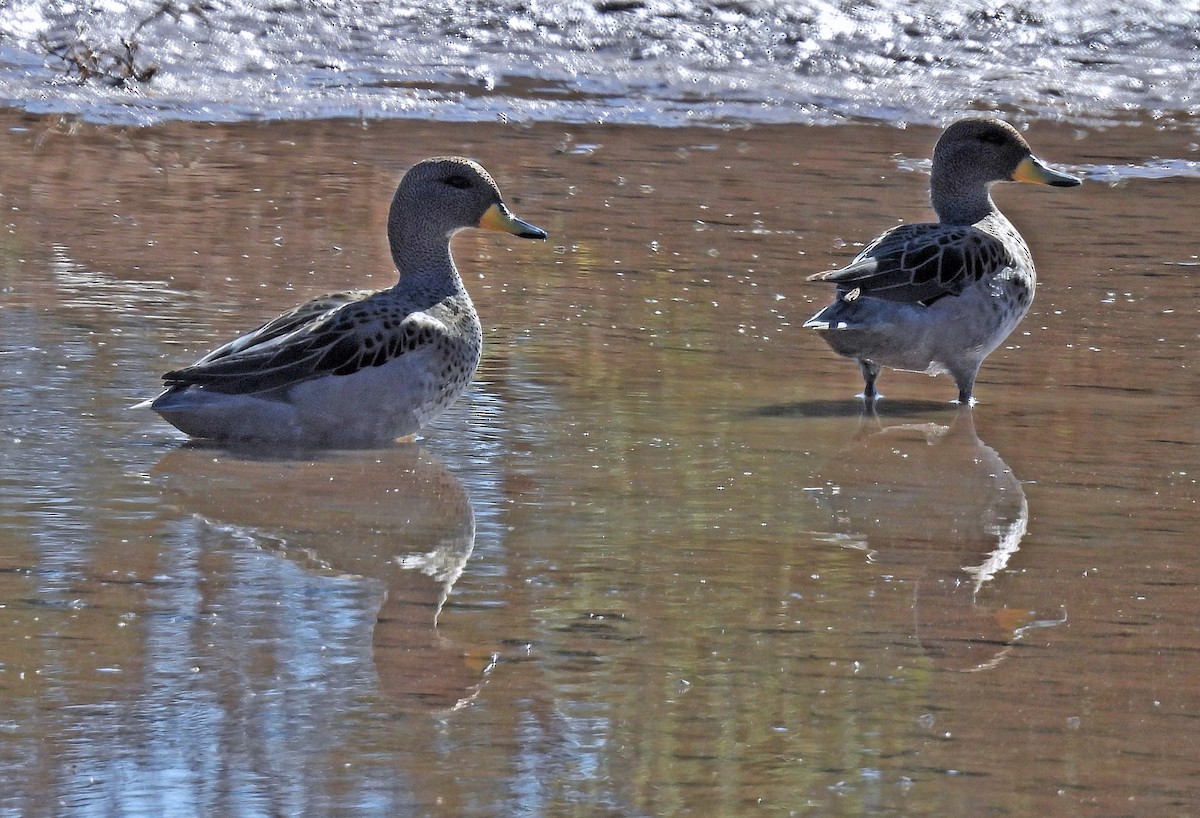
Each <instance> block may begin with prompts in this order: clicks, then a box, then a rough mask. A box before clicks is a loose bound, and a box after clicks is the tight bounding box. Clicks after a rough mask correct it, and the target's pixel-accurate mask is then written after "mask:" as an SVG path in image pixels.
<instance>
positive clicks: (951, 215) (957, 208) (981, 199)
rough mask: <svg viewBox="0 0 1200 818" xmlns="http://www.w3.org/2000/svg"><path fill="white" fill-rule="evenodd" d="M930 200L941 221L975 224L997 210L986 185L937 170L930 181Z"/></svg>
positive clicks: (944, 222)
mask: <svg viewBox="0 0 1200 818" xmlns="http://www.w3.org/2000/svg"><path fill="white" fill-rule="evenodd" d="M929 193H930V196H929V198H930V201H931V202H932V203H933V209H934V211H936V212H937V215H938V220H939V221H941V223H942V224H975V223H976V222H978V221H981V220H983V219H985V218H987V217H988V216H989V215H991V214H992V213H995V212H996V205H995V203H994V202H992V197H991V194H990V193H989V192H988V186H987V185H986V184H981V183H980V182H978V181H975V180H967V181H964V180H962V179H959V178H956V177H955V176H954V175H952V174H949V173H939V172H937V171H936V170H935V171H934V173H933V177H932V178H931V179H930V180H929Z"/></svg>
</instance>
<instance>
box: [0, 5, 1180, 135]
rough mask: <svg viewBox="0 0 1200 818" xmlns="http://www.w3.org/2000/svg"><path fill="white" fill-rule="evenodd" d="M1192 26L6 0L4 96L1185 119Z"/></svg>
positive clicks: (1076, 13)
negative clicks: (1145, 114)
mask: <svg viewBox="0 0 1200 818" xmlns="http://www.w3.org/2000/svg"><path fill="white" fill-rule="evenodd" d="M1198 25H1200V11H1198V10H1197V7H1196V4H1195V3H1178V2H1170V0H1122V2H1119V3H1117V2H1075V3H1061V2H1048V0H1023V1H1022V0H1018V1H1017V2H1003V3H977V4H957V5H954V6H952V7H947V5H946V4H945V3H943V2H940V0H877V1H876V2H871V3H831V2H826V1H825V0H809V1H808V2H796V1H795V0H786V2H782V1H780V0H753V2H749V1H748V2H722V3H709V2H697V1H696V0H676V2H671V3H651V2H643V0H591V1H589V0H568V1H567V2H553V3H541V2H539V3H530V2H526V0H487V1H486V2H472V3H460V4H454V5H447V4H445V3H441V2H429V0H418V1H417V2H406V3H380V2H376V0H337V2H329V1H328V0H326V2H295V0H219V2H206V3H177V2H162V1H161V0H122V2H112V1H111V0H94V1H93V2H88V3H74V2H62V1H61V0H8V2H6V3H4V4H0V99H3V100H6V101H7V102H8V104H10V105H13V106H15V107H21V108H23V109H25V110H28V111H32V112H36V113H42V114H47V113H65V114H70V115H72V116H79V117H83V118H86V119H89V120H91V121H100V122H110V123H126V124H128V123H139V124H148V123H152V122H161V121H164V120H173V119H179V118H182V119H191V120H197V121H215V120H216V121H236V120H245V119H257V118H266V119H295V118H305V119H308V118H329V117H351V118H354V117H366V118H368V119H377V118H394V117H399V118H418V119H438V120H441V121H447V120H468V121H495V120H497V119H507V120H509V121H532V122H581V123H596V122H622V123H642V124H655V125H681V124H695V123H710V124H715V123H747V122H751V123H769V122H770V123H798V122H799V123H805V124H814V123H816V124H827V123H830V122H838V121H843V120H846V119H859V118H866V119H871V120H883V121H907V122H912V123H938V124H944V123H945V121H946V120H947V119H949V118H952V117H955V116H957V115H960V114H961V113H962V112H963V111H967V110H989V111H1001V112H1004V113H1005V114H1006V115H1009V116H1024V117H1029V118H1035V119H1042V120H1048V119H1058V120H1062V121H1069V122H1077V123H1079V122H1083V123H1096V122H1106V121H1111V120H1113V119H1119V118H1121V117H1123V116H1124V115H1125V114H1126V113H1127V112H1129V111H1145V112H1150V113H1151V114H1152V115H1153V116H1154V117H1156V118H1164V119H1170V120H1182V121H1194V118H1195V116H1196V114H1197V112H1198V110H1200V109H1198V107H1197V99H1200V74H1198V73H1197V71H1196V70H1195V69H1196V46H1197V41H1196V31H1197V27H1198Z"/></svg>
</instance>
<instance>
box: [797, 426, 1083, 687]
mask: <svg viewBox="0 0 1200 818" xmlns="http://www.w3.org/2000/svg"><path fill="white" fill-rule="evenodd" d="M820 478H821V479H820V482H821V483H822V484H823V486H824V488H823V489H822V490H821V491H820V492H819V493H817V498H818V500H819V502H820V503H821V504H822V506H823V507H824V508H825V509H826V510H827V512H828V513H829V516H830V531H831V535H830V536H829V542H830V543H832V544H835V545H839V546H842V547H845V548H853V549H858V550H861V551H863V552H864V553H865V554H866V556H867V561H868V562H869V563H870V564H871V565H872V566H873V567H874V568H875V569H876V570H877V571H878V572H879V573H880V575H881V576H884V577H887V578H888V579H889V580H890V579H895V578H900V579H902V580H903V581H906V582H909V583H911V585H912V588H913V599H912V613H913V622H912V625H913V627H914V628H915V634H916V637H917V639H918V640H919V642H920V644H921V646H922V648H923V650H924V651H925V653H926V655H927V656H929V657H930V658H931V659H932V660H933V662H934V663H935V665H936V666H937V667H939V668H942V669H948V670H959V671H975V670H985V669H988V668H991V667H994V666H995V665H996V664H997V663H998V662H1000V661H1001V660H1002V659H1003V658H1004V657H1005V656H1006V655H1007V654H1008V652H1009V650H1010V648H1011V647H1012V644H1013V642H1014V641H1015V640H1016V639H1018V638H1020V636H1021V635H1022V634H1023V633H1024V632H1025V631H1027V630H1028V629H1030V628H1034V627H1045V626H1052V625H1057V624H1059V623H1060V622H1063V621H1065V620H1066V612H1065V610H1064V611H1063V612H1062V614H1061V615H1056V616H1055V618H1052V619H1050V618H1044V617H1041V615H1040V614H1039V612H1038V611H1031V610H1025V609H1013V608H1009V607H1007V606H1005V604H1004V589H1003V584H1004V583H1003V573H1004V571H1005V569H1006V568H1008V567H1009V565H1010V563H1011V562H1012V561H1013V559H1014V558H1015V556H1016V554H1017V552H1018V551H1019V550H1020V547H1021V540H1022V538H1023V537H1024V536H1025V533H1026V530H1027V529H1028V526H1029V503H1028V501H1027V499H1026V497H1025V490H1024V488H1022V486H1021V481H1020V480H1019V479H1018V478H1017V477H1016V476H1015V475H1014V474H1013V473H1012V470H1011V469H1010V468H1009V467H1008V464H1007V463H1005V462H1004V460H1003V459H1002V458H1001V457H1000V455H999V453H997V452H996V450H995V449H993V448H991V447H990V446H988V445H986V444H985V443H984V442H983V441H981V440H980V439H979V436H978V435H977V434H976V432H975V418H974V414H973V412H972V410H971V409H970V408H968V407H959V408H957V409H956V410H954V418H953V420H952V422H951V423H950V424H949V425H943V424H941V423H935V422H927V423H899V424H889V425H885V424H884V423H883V421H882V420H881V419H880V417H879V415H878V414H877V413H876V412H875V411H874V410H872V409H865V410H864V413H863V417H862V421H861V425H860V427H859V429H858V432H857V434H856V435H855V436H854V439H853V440H852V441H851V442H850V443H849V444H848V445H847V446H846V447H845V448H843V449H841V450H839V451H838V452H837V453H836V454H835V455H834V456H833V458H832V459H831V462H830V463H829V465H828V466H827V467H826V468H825V469H823V470H822V472H821V473H820ZM1053 606H1054V601H1053V600H1046V608H1047V609H1050V608H1052V607H1053Z"/></svg>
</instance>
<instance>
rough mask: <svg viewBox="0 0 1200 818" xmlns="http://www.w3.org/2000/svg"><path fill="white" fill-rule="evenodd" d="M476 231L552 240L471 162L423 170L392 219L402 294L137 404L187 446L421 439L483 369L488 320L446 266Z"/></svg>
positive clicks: (329, 319) (344, 311)
mask: <svg viewBox="0 0 1200 818" xmlns="http://www.w3.org/2000/svg"><path fill="white" fill-rule="evenodd" d="M468 227H482V228H485V229H488V230H499V231H502V232H505V233H511V234H513V235H515V236H520V237H521V238H527V239H545V238H546V232H545V231H544V230H542V229H540V228H538V227H534V226H533V225H531V224H528V223H527V222H524V221H521V220H520V219H518V218H516V217H515V216H513V214H512V213H511V212H510V211H509V210H508V208H507V207H506V206H505V204H504V202H503V200H502V199H501V197H500V190H499V188H498V187H497V186H496V183H495V181H493V180H492V177H491V176H489V175H488V173H487V171H485V170H484V169H483V168H482V167H480V166H479V165H478V164H476V163H475V162H472V161H471V160H469V159H463V158H459V157H440V158H434V159H427V160H425V161H423V162H420V163H419V164H417V165H415V166H413V168H412V169H410V170H409V171H408V173H406V174H405V175H404V178H403V179H402V180H401V182H400V186H399V187H398V188H397V190H396V195H395V197H394V198H393V199H392V206H391V211H390V212H389V214H388V225H387V230H388V241H389V243H390V245H391V251H392V260H393V261H394V262H395V264H396V268H397V269H398V270H399V272H400V279H399V281H398V282H397V283H396V285H395V286H394V287H392V288H390V289H386V290H379V291H353V292H344V293H335V294H332V295H325V296H321V297H319V298H316V299H313V300H312V301H309V302H308V303H306V304H302V305H300V306H298V307H296V308H295V309H293V310H290V311H289V312H286V313H284V314H283V315H281V316H279V317H278V318H275V319H274V320H272V321H269V322H267V323H266V324H264V325H262V326H261V327H259V328H258V329H256V330H254V331H253V332H250V333H247V334H246V335H243V336H242V337H240V338H237V339H235V340H233V341H230V342H229V343H227V344H225V345H224V346H222V347H220V348H218V349H216V350H213V351H212V352H210V353H209V354H207V355H205V356H204V357H203V358H201V359H200V360H198V361H197V362H196V363H194V364H192V365H191V366H188V367H184V368H183V369H178V370H175V371H174V372H168V373H167V374H166V375H164V376H163V380H164V381H166V384H167V388H166V390H165V391H164V392H163V393H162V394H160V395H159V396H158V397H156V398H154V399H153V400H150V401H146V402H144V403H142V404H139V406H148V407H149V408H151V409H153V410H154V411H155V412H158V414H160V415H161V416H162V417H163V418H164V419H165V420H167V421H168V422H169V423H171V424H173V425H174V426H175V427H177V428H178V429H180V430H181V431H183V432H185V433H186V434H188V435H191V436H192V437H198V438H209V439H214V440H218V441H226V442H234V441H236V442H256V443H287V444H291V445H300V446H325V447H340V446H346V447H354V446H374V445H380V444H383V443H387V442H390V441H393V440H395V439H397V438H401V437H407V436H409V435H412V434H414V433H415V432H416V431H417V430H419V429H420V428H422V427H423V426H425V425H426V424H428V423H429V422H430V421H431V420H433V419H434V418H435V417H437V416H438V415H439V414H441V413H442V412H443V411H445V410H446V408H447V407H449V406H450V405H451V404H452V403H454V401H455V399H457V398H458V396H459V395H461V394H462V392H463V390H464V389H466V387H467V384H468V383H469V382H470V380H471V378H472V376H473V375H474V373H475V368H476V366H477V365H478V364H479V355H480V350H481V348H482V344H483V333H482V330H481V328H480V325H479V316H478V315H476V313H475V307H474V305H473V304H472V303H471V298H470V296H469V295H467V292H466V290H465V289H464V288H463V282H462V278H461V277H460V276H459V274H458V270H457V269H456V268H455V266H454V260H453V259H452V258H451V257H450V238H451V237H452V236H453V235H454V234H455V233H457V232H459V231H460V230H463V229H464V228H468Z"/></svg>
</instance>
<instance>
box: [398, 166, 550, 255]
mask: <svg viewBox="0 0 1200 818" xmlns="http://www.w3.org/2000/svg"><path fill="white" fill-rule="evenodd" d="M468 227H482V228H485V229H490V230H501V231H504V232H506V233H511V234H513V235H514V236H520V237H521V238H529V239H544V238H546V231H544V230H542V229H541V228H538V227H534V226H533V225H531V224H529V223H528V222H524V221H521V220H520V219H518V218H516V217H515V216H513V215H512V213H511V212H509V210H508V208H507V207H506V206H505V204H504V200H503V197H501V195H500V188H499V187H498V186H497V185H496V181H495V180H494V179H493V178H492V176H491V174H489V173H488V172H487V171H486V170H484V169H483V168H482V167H481V166H480V165H479V163H477V162H473V161H471V160H470V159H466V158H464V157H461V156H438V157H434V158H432V159H426V160H424V161H422V162H418V163H417V164H416V165H413V167H412V168H410V169H409V171H408V172H407V173H406V174H404V178H403V179H401V180H400V186H399V187H398V188H396V195H395V196H394V197H392V207H391V211H390V213H389V214H388V230H389V232H390V233H392V234H393V235H403V236H404V238H405V239H408V240H411V239H412V237H413V236H414V235H420V236H428V237H429V238H431V239H433V238H436V239H441V238H443V237H449V236H451V235H453V234H454V233H456V232H458V231H459V230H463V229H465V228H468Z"/></svg>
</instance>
